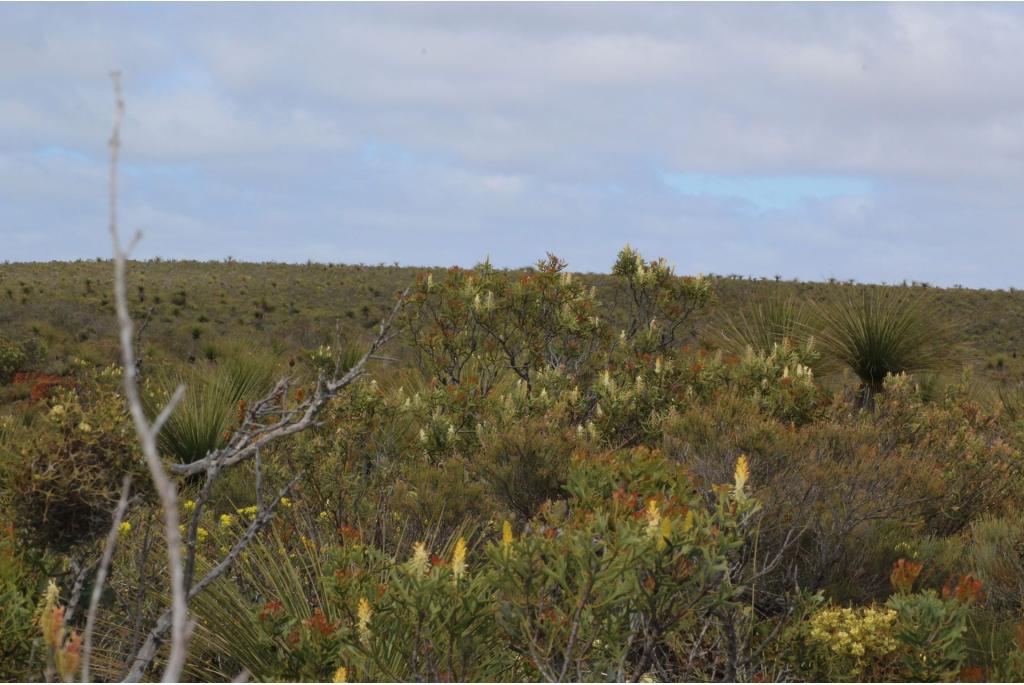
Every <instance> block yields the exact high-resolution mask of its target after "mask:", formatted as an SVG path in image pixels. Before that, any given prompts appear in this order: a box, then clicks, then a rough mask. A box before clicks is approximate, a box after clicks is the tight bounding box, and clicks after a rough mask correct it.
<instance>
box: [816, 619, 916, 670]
mask: <svg viewBox="0 0 1024 685" xmlns="http://www.w3.org/2000/svg"><path fill="white" fill-rule="evenodd" d="M895 622H896V612H895V611H893V610H892V609H875V608H872V607H859V608H857V609H850V608H846V607H828V608H825V609H821V610H819V611H817V612H815V614H814V615H813V616H811V618H810V621H809V623H810V633H809V636H810V641H811V642H812V643H815V644H817V645H818V646H820V647H823V648H825V649H827V650H829V651H830V652H831V653H832V654H833V655H834V656H836V657H846V658H849V659H850V660H851V661H852V669H851V670H852V672H853V675H856V674H859V673H860V672H861V671H862V670H863V669H864V667H865V666H866V665H867V664H868V663H869V662H871V661H872V660H875V659H878V658H880V657H884V656H886V655H887V654H890V653H892V652H893V651H895V650H896V648H897V647H898V646H899V643H898V642H897V641H896V638H895V637H893V635H892V628H893V624H894V623H895Z"/></svg>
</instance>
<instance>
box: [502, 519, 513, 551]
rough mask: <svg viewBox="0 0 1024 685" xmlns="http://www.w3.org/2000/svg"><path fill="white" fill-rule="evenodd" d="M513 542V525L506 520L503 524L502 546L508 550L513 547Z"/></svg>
mask: <svg viewBox="0 0 1024 685" xmlns="http://www.w3.org/2000/svg"><path fill="white" fill-rule="evenodd" d="M512 540H513V538H512V524H511V523H509V522H508V520H507V519H506V520H505V521H504V522H503V523H502V524H501V546H502V547H504V548H506V549H507V548H509V547H511V546H512Z"/></svg>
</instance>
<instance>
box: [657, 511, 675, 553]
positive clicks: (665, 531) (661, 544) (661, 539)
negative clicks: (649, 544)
mask: <svg viewBox="0 0 1024 685" xmlns="http://www.w3.org/2000/svg"><path fill="white" fill-rule="evenodd" d="M671 535H672V521H671V519H667V518H663V519H661V531H660V534H659V535H658V549H665V545H667V544H668V539H669V537H671Z"/></svg>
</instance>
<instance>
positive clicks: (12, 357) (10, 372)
mask: <svg viewBox="0 0 1024 685" xmlns="http://www.w3.org/2000/svg"><path fill="white" fill-rule="evenodd" d="M27 361H28V356H27V355H26V354H25V351H24V350H23V349H22V347H21V346H20V345H16V344H14V343H12V342H10V341H9V340H5V339H4V338H0V385H2V384H4V383H10V382H11V379H12V378H14V374H15V373H17V372H18V371H22V370H24V368H25V363H26V362H27Z"/></svg>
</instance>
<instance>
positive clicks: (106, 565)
mask: <svg viewBox="0 0 1024 685" xmlns="http://www.w3.org/2000/svg"><path fill="white" fill-rule="evenodd" d="M131 485H132V477H131V476H130V475H125V477H124V484H123V485H122V486H121V499H119V500H118V501H117V508H116V509H114V520H113V521H112V522H111V524H110V532H109V533H107V544H106V547H105V548H104V549H103V556H102V557H101V558H100V564H99V568H97V569H96V579H95V580H94V581H93V584H92V597H91V598H90V599H89V613H88V614H86V618H85V635H84V637H83V640H82V682H83V683H87V682H89V666H90V663H91V661H92V633H93V630H94V629H95V627H96V609H97V608H98V607H99V605H100V596H101V595H102V594H103V584H104V583H106V581H107V571H108V570H109V569H110V560H111V559H112V558H113V556H114V545H115V544H117V535H118V533H119V532H120V531H121V521H122V519H124V514H125V512H126V511H127V510H128V492H129V490H130V489H131Z"/></svg>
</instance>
